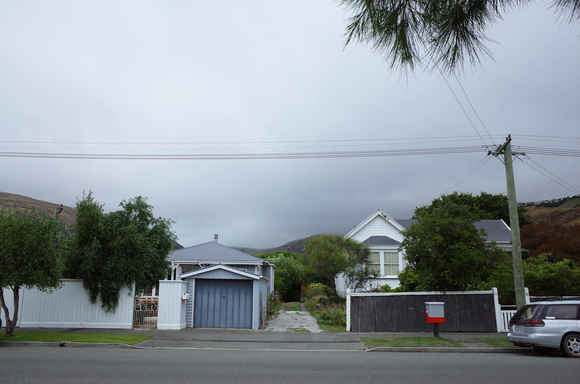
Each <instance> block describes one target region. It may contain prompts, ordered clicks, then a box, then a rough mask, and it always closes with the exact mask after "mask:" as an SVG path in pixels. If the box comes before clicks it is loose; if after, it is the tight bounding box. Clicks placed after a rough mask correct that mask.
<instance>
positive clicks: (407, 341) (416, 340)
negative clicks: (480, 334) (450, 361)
mask: <svg viewBox="0 0 580 384" xmlns="http://www.w3.org/2000/svg"><path fill="white" fill-rule="evenodd" d="M361 341H362V342H363V344H364V345H365V346H366V347H367V348H378V347H459V348H463V347H464V345H463V344H461V343H458V342H456V341H453V340H449V339H444V338H441V337H393V338H389V339H380V338H376V337H361Z"/></svg>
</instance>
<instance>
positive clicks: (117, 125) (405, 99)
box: [0, 0, 580, 247]
mask: <svg viewBox="0 0 580 384" xmlns="http://www.w3.org/2000/svg"><path fill="white" fill-rule="evenodd" d="M539 3H540V4H539V5H538V6H534V7H530V8H529V9H527V10H522V11H521V12H520V11H518V12H514V13H512V14H509V15H507V17H506V19H505V21H503V22H501V23H499V24H498V25H496V26H494V27H493V28H492V29H491V30H490V31H489V34H490V37H491V38H492V39H493V40H495V41H496V42H497V43H491V44H489V48H490V49H491V50H492V52H493V54H494V58H493V60H491V59H488V60H485V61H484V62H483V63H482V66H480V67H476V68H471V67H468V68H466V70H465V71H464V73H463V75H462V76H460V77H459V81H458V79H457V78H455V77H448V78H444V77H442V76H440V75H438V74H434V73H423V72H421V71H419V72H416V73H414V74H412V75H411V76H409V77H408V78H406V79H405V78H401V76H400V73H399V72H394V71H392V70H390V69H389V67H388V65H386V64H385V61H384V60H383V58H382V57H380V56H377V55H376V54H375V53H373V51H372V50H371V49H370V48H369V47H366V46H364V45H354V44H353V45H349V46H347V47H346V48H345V47H344V42H345V37H344V33H345V26H346V19H347V15H346V14H345V13H344V10H343V9H341V8H340V6H339V2H338V1H331V0H293V1H272V0H247V1H243V2H240V1H230V0H223V1H219V2H217V1H179V0H171V1H169V0H166V1H148V0H139V1H120V0H115V1H103V0H100V1H73V0H70V1H58V0H51V1H27V0H20V1H7V0H0V129H1V133H2V135H1V136H0V142H1V147H2V150H0V152H2V155H3V157H2V160H1V161H2V166H1V167H0V172H1V174H0V180H2V184H1V187H0V190H1V191H3V192H10V193H16V194H20V195H25V196H29V197H32V198H35V199H40V200H46V201H49V202H54V203H57V204H61V203H62V204H65V205H68V206H73V207H74V206H75V204H76V202H77V199H78V198H80V197H82V194H83V191H89V190H90V191H93V193H94V197H95V198H96V199H97V200H98V201H99V202H101V203H103V204H105V209H106V210H107V211H109V210H116V209H118V204H119V202H121V201H122V200H125V199H129V198H131V197H135V196H138V195H141V196H145V197H147V198H148V202H149V203H150V204H151V205H153V206H154V213H155V215H156V216H162V217H165V218H170V219H172V220H174V221H175V224H174V226H173V229H174V231H175V232H176V234H177V236H178V237H179V242H180V243H181V244H182V245H184V246H191V245H196V244H199V243H203V242H206V241H212V240H213V234H214V233H218V234H219V236H220V242H221V243H223V244H225V245H229V246H243V247H273V246H278V245H282V244H284V243H286V242H288V241H291V240H295V239H299V238H303V237H307V236H310V235H313V234H316V233H325V232H331V233H339V234H345V233H346V232H348V231H349V230H350V229H351V228H352V227H354V226H355V225H356V224H358V223H360V222H361V221H362V220H364V219H365V218H366V217H367V216H368V215H370V214H371V213H372V212H373V211H374V210H376V209H378V208H380V209H382V210H383V211H384V212H385V213H387V214H388V215H390V216H391V217H394V218H410V217H411V216H412V213H413V209H414V208H415V207H418V206H422V205H426V204H429V203H430V202H431V200H433V199H435V198H437V197H439V196H440V195H441V194H447V193H450V192H452V191H454V190H458V191H465V192H471V193H474V194H477V193H479V192H480V191H486V192H490V193H506V192H505V191H506V182H505V173H504V166H503V164H502V162H501V161H500V160H499V159H498V158H495V157H493V156H486V154H487V150H488V149H487V147H485V146H486V145H487V146H493V145H499V144H502V143H503V142H504V141H505V137H506V136H507V135H508V134H511V135H512V137H513V142H512V143H513V147H514V150H516V151H517V150H518V147H523V148H526V147H527V148H528V149H530V147H532V149H531V152H530V151H527V152H528V155H527V156H528V157H522V158H521V160H522V161H520V160H518V159H516V160H515V161H514V168H515V175H516V188H517V195H518V200H519V201H537V200H543V199H550V198H556V197H565V196H572V195H575V194H579V193H580V158H579V157H578V153H579V150H580V70H579V68H580V38H579V36H580V26H579V25H578V23H576V24H574V25H569V24H565V23H564V24H563V23H561V22H560V21H558V19H557V17H556V16H554V15H553V13H552V11H551V10H545V9H546V7H547V5H546V3H545V2H539ZM542 3H544V4H542ZM466 115H467V116H466ZM420 149H426V151H425V154H418V153H417V151H418V150H420ZM435 149H436V150H435ZM360 151H379V153H380V154H382V155H383V156H372V157H358V156H355V157H346V153H347V152H360ZM394 151H401V152H394ZM436 151H439V152H441V153H440V154H433V153H435V152H436ZM22 153H33V154H52V155H53V156H54V154H61V155H62V156H61V155H59V156H57V157H58V158H41V157H31V155H25V156H24V157H21V156H23V155H21V154H22ZM320 153H332V154H333V155H330V156H328V158H321V157H326V156H322V155H320ZM555 153H560V154H564V156H554V154H555ZM284 154H290V155H289V156H296V154H303V155H304V154H306V155H307V157H311V158H301V159H295V158H294V159H288V158H285V157H289V156H288V155H284ZM316 154H318V155H316ZM337 154H338V155H337ZM71 155H81V156H86V155H101V156H102V157H109V158H104V159H103V158H100V159H98V158H97V159H86V158H72V159H71V158H62V157H63V156H71ZM111 155H115V158H110V156H111ZM128 155H130V156H137V155H138V157H139V159H131V160H128V159H126V156H128ZM152 155H156V156H159V155H162V156H163V159H156V158H153V157H152ZM200 155H203V156H201V158H200V157H199V156H200ZM386 155H388V156H386ZM176 156H177V157H176ZM195 156H197V157H195ZM224 156H226V157H230V158H225V159H224V158H223V157H224ZM253 156H257V157H261V158H259V159H255V158H248V157H253ZM220 157H221V158H220ZM231 157H236V158H235V159H232V158H231Z"/></svg>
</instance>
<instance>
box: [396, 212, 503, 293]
mask: <svg viewBox="0 0 580 384" xmlns="http://www.w3.org/2000/svg"><path fill="white" fill-rule="evenodd" d="M414 218H415V219H416V220H417V223H416V224H413V225H411V227H410V228H409V229H408V230H406V231H403V235H404V239H403V241H402V242H401V245H400V249H401V250H404V251H405V258H406V260H407V267H406V268H407V270H406V271H405V274H404V276H406V277H407V278H408V279H407V280H409V282H413V285H414V288H415V289H417V290H437V291H463V290H472V289H478V288H479V287H480V285H481V283H482V281H485V280H486V279H487V278H488V277H489V275H491V272H492V271H493V269H494V267H495V265H497V263H499V262H500V261H501V260H502V259H504V258H505V257H506V255H505V252H503V251H502V250H501V249H500V248H498V247H496V246H495V245H494V244H488V243H487V242H486V239H485V233H484V232H483V230H478V229H477V228H476V227H475V226H474V225H473V222H474V221H475V220H474V218H475V217H474V215H473V214H472V213H471V212H470V210H469V208H468V207H466V206H464V205H459V204H455V203H451V202H447V203H445V204H443V205H441V206H437V207H434V208H433V209H429V210H424V211H419V212H418V213H417V212H416V213H415V217H414ZM403 283H404V282H403Z"/></svg>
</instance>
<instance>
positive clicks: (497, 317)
mask: <svg viewBox="0 0 580 384" xmlns="http://www.w3.org/2000/svg"><path fill="white" fill-rule="evenodd" d="M491 290H492V291H493V308H494V310H495V324H496V327H497V332H498V333H500V332H503V314H502V312H501V305H500V303H499V294H498V292H497V288H496V287H493V288H492V289H491Z"/></svg>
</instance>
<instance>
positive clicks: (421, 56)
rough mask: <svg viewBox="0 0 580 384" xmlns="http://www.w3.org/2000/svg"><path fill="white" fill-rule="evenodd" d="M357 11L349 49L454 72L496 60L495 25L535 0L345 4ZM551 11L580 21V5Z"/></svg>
mask: <svg viewBox="0 0 580 384" xmlns="http://www.w3.org/2000/svg"><path fill="white" fill-rule="evenodd" d="M341 3H342V4H343V5H344V6H345V8H347V9H349V10H351V11H352V12H353V14H354V15H353V16H352V17H351V18H350V19H349V25H348V26H347V44H348V43H350V42H351V41H352V40H359V41H361V42H365V43H369V44H370V45H372V47H373V48H374V49H375V50H376V51H378V52H380V53H383V54H384V55H385V56H386V58H387V59H388V60H389V61H390V65H391V68H400V69H402V70H405V69H411V70H414V69H415V67H416V66H420V67H431V68H433V69H435V68H437V67H439V68H441V70H442V71H445V72H454V71H456V70H457V68H458V67H461V66H463V65H464V63H465V62H466V61H468V62H469V63H470V64H472V65H475V64H478V63H479V62H480V60H481V57H482V56H488V57H491V51H490V50H489V49H488V48H487V47H486V45H485V44H486V42H488V41H490V39H489V38H488V37H487V36H486V33H487V29H488V27H489V26H490V25H493V24H495V23H496V22H497V21H498V20H501V19H502V15H503V14H504V13H506V12H509V11H510V10H511V9H513V8H520V7H521V8H523V7H525V6H526V5H528V4H530V3H532V0H464V1H457V0H409V1H400V0H374V1H370V0H341ZM549 3H551V7H552V8H553V9H555V10H556V11H558V12H559V13H560V14H561V15H562V17H563V18H565V19H568V20H567V21H569V22H573V21H575V20H577V19H578V18H580V2H579V1H578V0H552V1H550V2H549Z"/></svg>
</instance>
